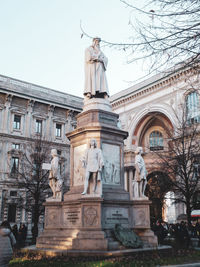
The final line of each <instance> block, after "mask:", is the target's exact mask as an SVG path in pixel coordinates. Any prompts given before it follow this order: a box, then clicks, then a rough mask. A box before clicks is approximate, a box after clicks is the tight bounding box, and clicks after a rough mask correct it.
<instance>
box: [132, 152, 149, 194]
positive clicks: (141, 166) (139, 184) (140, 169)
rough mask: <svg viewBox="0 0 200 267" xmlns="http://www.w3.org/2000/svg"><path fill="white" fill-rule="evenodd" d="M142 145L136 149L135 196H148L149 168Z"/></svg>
mask: <svg viewBox="0 0 200 267" xmlns="http://www.w3.org/2000/svg"><path fill="white" fill-rule="evenodd" d="M142 153H143V150H142V147H137V149H136V151H135V154H136V156H135V177H134V180H133V198H147V197H146V196H145V195H144V192H145V189H146V185H147V170H146V167H145V162H144V159H143V157H142Z"/></svg>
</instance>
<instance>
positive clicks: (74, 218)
mask: <svg viewBox="0 0 200 267" xmlns="http://www.w3.org/2000/svg"><path fill="white" fill-rule="evenodd" d="M64 225H65V226H67V227H72V228H73V227H78V226H81V209H80V208H66V209H64Z"/></svg>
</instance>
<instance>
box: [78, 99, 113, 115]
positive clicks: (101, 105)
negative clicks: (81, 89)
mask: <svg viewBox="0 0 200 267" xmlns="http://www.w3.org/2000/svg"><path fill="white" fill-rule="evenodd" d="M90 109H98V110H104V111H110V112H111V111H112V106H111V104H110V101H109V99H104V98H90V99H84V106H83V112H84V111H88V110H90Z"/></svg>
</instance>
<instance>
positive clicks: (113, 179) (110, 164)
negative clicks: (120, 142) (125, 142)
mask: <svg viewBox="0 0 200 267" xmlns="http://www.w3.org/2000/svg"><path fill="white" fill-rule="evenodd" d="M102 150H103V158H104V171H103V183H104V184H109V185H118V184H120V169H121V154H120V146H116V145H111V144H105V143H104V144H103V145H102Z"/></svg>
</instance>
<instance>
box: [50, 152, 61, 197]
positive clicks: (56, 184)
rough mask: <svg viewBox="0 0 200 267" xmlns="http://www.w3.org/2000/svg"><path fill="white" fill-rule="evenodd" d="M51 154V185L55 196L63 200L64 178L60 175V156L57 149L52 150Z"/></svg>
mask: <svg viewBox="0 0 200 267" xmlns="http://www.w3.org/2000/svg"><path fill="white" fill-rule="evenodd" d="M51 156H52V160H51V170H50V172H49V186H50V187H51V190H52V192H53V198H54V199H60V200H61V196H62V185H63V180H62V179H61V177H60V172H59V158H58V155H57V150H56V149H52V150H51Z"/></svg>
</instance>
